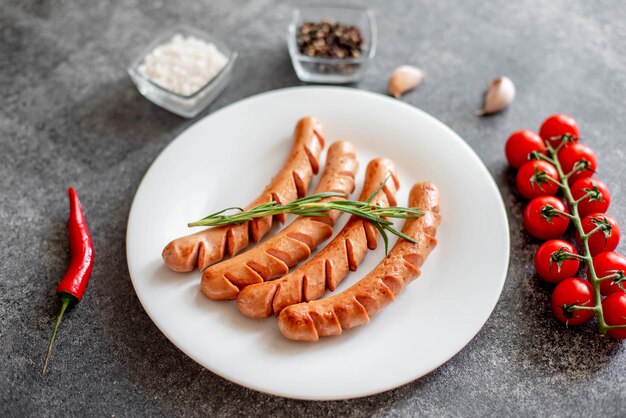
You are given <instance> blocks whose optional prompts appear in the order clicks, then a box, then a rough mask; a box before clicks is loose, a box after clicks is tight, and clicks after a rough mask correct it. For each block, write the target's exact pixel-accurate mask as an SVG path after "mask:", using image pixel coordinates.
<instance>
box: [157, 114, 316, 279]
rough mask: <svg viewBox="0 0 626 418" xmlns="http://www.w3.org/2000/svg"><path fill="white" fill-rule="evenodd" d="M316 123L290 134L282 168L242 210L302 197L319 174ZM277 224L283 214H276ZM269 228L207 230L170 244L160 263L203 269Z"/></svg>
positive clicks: (248, 225) (308, 121)
mask: <svg viewBox="0 0 626 418" xmlns="http://www.w3.org/2000/svg"><path fill="white" fill-rule="evenodd" d="M324 142H325V140H324V136H323V134H322V129H321V125H320V123H319V122H318V121H317V120H316V119H314V118H312V117H305V118H302V119H301V120H300V121H299V122H298V124H297V125H296V128H295V131H294V145H293V147H292V149H291V153H290V154H289V157H288V159H287V161H286V162H285V165H284V166H283V168H282V169H281V171H280V172H279V173H278V174H277V175H276V176H275V177H274V178H273V179H272V181H271V182H270V184H269V185H268V186H267V187H266V188H265V190H264V191H263V193H261V195H260V196H259V197H258V198H257V199H255V200H254V201H253V202H252V203H251V204H250V205H248V206H247V207H246V208H245V209H246V210H249V209H252V208H253V207H256V206H259V205H261V204H264V203H268V202H270V201H272V200H274V201H276V202H280V203H283V204H284V203H289V202H292V201H294V200H296V199H297V198H300V197H304V196H305V195H306V191H307V188H308V186H309V183H310V182H311V178H312V177H313V174H317V172H318V171H319V156H320V154H321V152H322V149H323V148H324ZM276 220H277V221H278V222H284V221H285V215H284V214H281V215H277V216H276ZM271 227H272V217H271V216H267V217H264V218H257V219H254V220H252V221H250V222H245V223H242V224H239V225H226V226H221V227H216V228H209V229H206V230H204V231H200V232H196V233H194V234H191V235H187V236H184V237H180V238H177V239H175V240H173V241H171V242H170V243H169V244H168V245H167V246H166V247H165V248H164V249H163V254H162V256H163V261H164V262H165V264H166V265H167V266H168V267H169V268H170V269H172V270H174V271H181V272H184V271H192V270H193V269H194V268H196V267H197V268H198V269H199V270H203V269H204V268H206V267H207V266H209V265H211V264H213V263H216V262H218V261H220V260H222V259H223V258H224V256H225V255H229V256H234V255H236V254H237V253H239V252H240V251H241V250H243V249H244V248H246V247H247V246H248V245H249V244H250V242H258V241H260V240H261V239H262V238H263V237H264V236H265V235H266V234H267V232H268V231H269V230H270V229H271Z"/></svg>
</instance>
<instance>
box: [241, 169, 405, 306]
mask: <svg viewBox="0 0 626 418" xmlns="http://www.w3.org/2000/svg"><path fill="white" fill-rule="evenodd" d="M390 174H391V176H392V178H391V179H389V180H387V185H386V186H385V187H383V189H382V190H381V191H380V192H379V193H378V194H377V195H376V196H375V197H374V199H373V200H372V202H371V203H372V204H373V205H377V206H381V207H385V206H389V205H390V204H395V202H396V198H395V194H396V191H397V188H398V186H399V185H398V182H397V180H396V173H395V167H394V165H393V162H391V160H388V159H385V158H377V159H374V160H372V161H371V162H370V163H369V164H368V166H367V170H366V174H365V183H364V186H363V191H362V193H361V197H360V200H361V201H363V200H365V199H367V198H368V197H370V196H371V195H372V193H374V192H375V191H376V189H377V188H378V187H379V186H380V184H381V183H382V182H383V181H385V180H386V179H387V177H388V176H389V175H390ZM391 202H393V203H391ZM377 236H378V230H377V229H376V228H375V227H373V226H372V225H371V224H370V223H369V222H367V221H364V220H363V219H361V218H359V217H356V216H353V217H352V218H351V219H350V221H348V223H347V224H346V226H345V227H344V228H343V229H342V230H341V232H340V233H339V234H338V235H337V236H336V237H335V238H334V239H333V240H332V241H331V242H330V243H329V244H328V245H327V246H326V247H325V248H324V249H322V250H321V251H320V252H319V253H318V254H316V255H315V257H313V258H312V259H311V260H309V261H307V262H306V263H305V264H303V265H302V266H300V267H299V268H297V269H296V270H294V271H292V272H291V273H289V274H288V275H287V276H284V277H282V278H280V279H277V280H275V281H271V282H265V283H258V284H253V285H251V286H248V287H246V288H244V289H243V290H242V291H241V292H240V293H239V296H238V298H237V307H238V308H239V310H240V311H241V312H242V313H243V314H244V315H246V316H248V317H251V318H265V317H268V316H270V315H271V314H272V312H273V313H274V314H275V315H278V314H280V312H281V310H282V309H284V308H286V307H287V306H290V305H293V304H296V303H300V302H303V301H307V302H308V301H310V300H314V299H318V298H319V297H321V296H322V295H323V294H324V292H325V291H326V289H330V290H331V291H332V290H335V287H336V286H337V285H338V284H339V283H340V282H341V280H343V279H344V278H345V277H346V276H347V275H348V273H349V272H350V271H355V270H356V269H357V267H358V265H359V264H360V263H361V261H362V260H363V258H364V257H365V254H366V253H367V250H368V248H369V249H375V248H376V246H377V242H376V238H377Z"/></svg>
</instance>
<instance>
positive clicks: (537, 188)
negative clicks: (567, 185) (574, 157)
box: [515, 160, 559, 199]
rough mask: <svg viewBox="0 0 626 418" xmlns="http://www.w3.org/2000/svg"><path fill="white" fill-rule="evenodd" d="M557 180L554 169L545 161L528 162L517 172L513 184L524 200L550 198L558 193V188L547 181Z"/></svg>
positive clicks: (557, 176)
mask: <svg viewBox="0 0 626 418" xmlns="http://www.w3.org/2000/svg"><path fill="white" fill-rule="evenodd" d="M548 177H550V178H552V179H554V180H557V181H558V180H559V175H558V173H557V172H556V168H554V166H553V165H552V164H550V163H548V162H546V161H540V160H533V161H528V162H527V163H526V164H524V165H523V166H522V168H520V169H519V171H518V172H517V177H515V184H516V185H517V190H519V192H520V194H521V195H522V196H524V197H525V198H526V199H532V198H533V197H538V196H552V195H555V194H556V192H558V191H559V186H558V185H557V184H555V183H554V182H552V181H551V180H549V179H548Z"/></svg>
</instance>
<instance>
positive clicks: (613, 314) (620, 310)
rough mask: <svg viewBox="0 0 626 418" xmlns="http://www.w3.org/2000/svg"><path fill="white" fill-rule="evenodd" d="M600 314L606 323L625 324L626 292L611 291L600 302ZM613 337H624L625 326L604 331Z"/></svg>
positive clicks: (625, 336) (625, 334)
mask: <svg viewBox="0 0 626 418" xmlns="http://www.w3.org/2000/svg"><path fill="white" fill-rule="evenodd" d="M602 314H603V316H604V322H606V324H607V325H626V293H613V294H612V295H608V296H607V297H606V299H604V302H602ZM606 333H607V334H608V335H610V336H611V337H613V338H619V339H621V340H623V339H624V338H626V328H617V329H610V330H608V331H607V332H606Z"/></svg>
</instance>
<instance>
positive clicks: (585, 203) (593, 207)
mask: <svg viewBox="0 0 626 418" xmlns="http://www.w3.org/2000/svg"><path fill="white" fill-rule="evenodd" d="M587 192H591V193H593V194H592V195H590V196H588V197H586V198H585V199H583V200H581V201H580V202H579V203H578V214H579V215H580V216H581V217H585V216H587V215H589V214H590V213H606V211H607V210H608V209H609V205H610V204H611V194H610V193H609V188H608V187H606V184H604V182H603V181H602V180H598V179H594V178H591V177H585V178H582V179H580V180H577V181H576V183H574V185H573V186H572V196H573V197H574V199H576V200H578V199H580V198H581V197H583V196H584V195H585V194H587Z"/></svg>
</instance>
